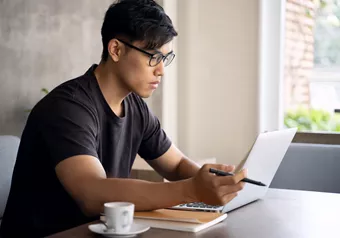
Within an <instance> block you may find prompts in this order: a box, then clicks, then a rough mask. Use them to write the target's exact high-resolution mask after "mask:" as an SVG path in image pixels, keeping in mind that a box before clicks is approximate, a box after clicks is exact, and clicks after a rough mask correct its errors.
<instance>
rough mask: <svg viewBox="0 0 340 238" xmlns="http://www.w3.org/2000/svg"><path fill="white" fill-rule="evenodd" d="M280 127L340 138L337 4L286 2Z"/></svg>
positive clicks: (339, 6)
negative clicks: (331, 134) (282, 101)
mask: <svg viewBox="0 0 340 238" xmlns="http://www.w3.org/2000/svg"><path fill="white" fill-rule="evenodd" d="M284 49H285V53H284V55H285V65H284V124H285V126H286V127H298V128H299V131H301V132H320V133H340V0H286V15H285V48H284Z"/></svg>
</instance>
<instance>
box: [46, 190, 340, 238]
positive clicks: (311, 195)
mask: <svg viewBox="0 0 340 238" xmlns="http://www.w3.org/2000/svg"><path fill="white" fill-rule="evenodd" d="M87 227H88V224H85V225H82V226H79V227H76V228H73V229H70V230H68V231H64V232H61V233H58V234H55V235H53V236H50V237H51V238H64V237H89V238H90V237H100V236H98V235H95V234H93V233H91V232H90V231H89V230H88V228H87ZM339 227H340V194H331V193H318V192H308V191H294V190H282V189H269V191H268V193H267V195H266V197H265V198H264V199H263V200H259V201H256V202H254V203H252V204H248V205H247V206H244V207H242V208H239V209H236V210H234V211H231V212H229V213H228V217H227V219H226V220H225V221H224V222H222V223H219V224H217V225H215V226H213V227H210V228H208V229H205V230H203V231H200V232H198V233H187V232H178V231H169V230H162V229H150V230H149V231H147V232H145V233H143V234H141V235H139V236H137V237H138V238H140V237H143V238H154V237H155V238H156V237H157V238H158V237H162V238H172V237H176V238H182V237H183V238H184V237H185V238H190V237H214V238H217V237H224V238H236V237H237V238H243V237H252V238H267V237H275V238H287V237H294V238H296V237H299V238H300V237H301V238H314V237H315V238H316V237H318V238H319V237H339V236H340V235H339V234H340V232H339Z"/></svg>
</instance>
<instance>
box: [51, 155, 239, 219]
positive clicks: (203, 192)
mask: <svg viewBox="0 0 340 238" xmlns="http://www.w3.org/2000/svg"><path fill="white" fill-rule="evenodd" d="M209 167H214V168H216V169H220V170H224V171H231V170H232V168H231V167H228V166H224V165H205V166H203V167H202V169H200V171H199V172H198V173H197V174H196V175H195V177H194V178H190V179H185V180H181V181H176V182H169V183H155V182H147V181H142V180H134V179H119V178H107V177H106V174H105V171H104V168H103V167H102V165H101V163H100V162H99V160H98V159H97V158H95V157H93V156H88V155H79V156H74V157H70V158H68V159H65V160H63V161H61V162H60V163H58V164H57V166H56V168H55V170H56V174H57V177H58V179H59V180H60V182H61V183H62V185H63V186H64V188H65V189H66V191H67V192H68V193H69V194H70V195H71V196H72V198H73V199H74V200H75V201H76V202H77V203H78V205H79V207H80V208H81V209H82V211H83V212H84V214H86V215H88V216H96V215H99V214H100V212H102V211H103V204H104V203H105V202H113V201H126V202H132V203H134V204H135V208H136V210H137V211H143V210H154V209H159V208H166V207H171V206H174V205H177V204H181V203H188V202H194V201H202V202H206V203H208V204H212V205H217V204H226V203H227V202H229V201H230V200H231V199H233V198H234V197H235V196H236V195H237V192H238V191H239V190H241V189H242V188H243V183H242V182H240V180H241V179H243V178H244V177H245V173H244V172H240V173H238V174H236V175H234V176H225V177H224V176H215V175H213V174H211V173H209Z"/></svg>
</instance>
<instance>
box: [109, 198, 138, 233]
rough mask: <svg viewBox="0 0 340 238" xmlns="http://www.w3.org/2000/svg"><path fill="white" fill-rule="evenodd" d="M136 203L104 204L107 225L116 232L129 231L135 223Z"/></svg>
mask: <svg viewBox="0 0 340 238" xmlns="http://www.w3.org/2000/svg"><path fill="white" fill-rule="evenodd" d="M134 211H135V205H134V204H133V203H129V202H108V203H105V204H104V213H105V224H106V227H107V228H108V229H109V230H110V229H112V230H114V231H115V232H119V233H122V232H128V231H130V229H131V226H132V223H133V215H134Z"/></svg>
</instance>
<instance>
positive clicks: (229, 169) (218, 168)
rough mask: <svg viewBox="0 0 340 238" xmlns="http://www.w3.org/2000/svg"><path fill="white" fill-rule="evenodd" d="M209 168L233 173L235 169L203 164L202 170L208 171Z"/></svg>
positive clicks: (220, 165) (223, 165)
mask: <svg viewBox="0 0 340 238" xmlns="http://www.w3.org/2000/svg"><path fill="white" fill-rule="evenodd" d="M210 168H214V169H217V170H221V171H225V172H229V173H230V172H233V171H234V169H235V166H234V165H226V164H205V165H204V166H203V167H202V169H203V170H205V171H209V169H210Z"/></svg>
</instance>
